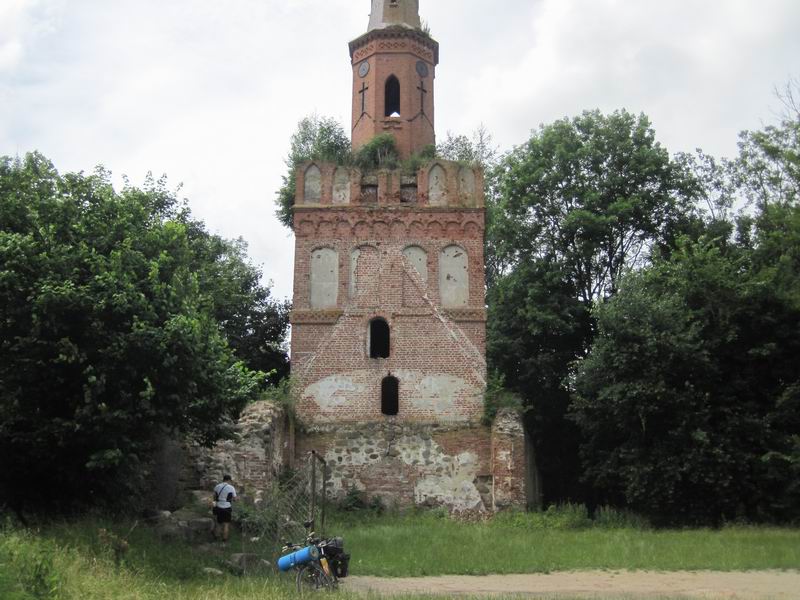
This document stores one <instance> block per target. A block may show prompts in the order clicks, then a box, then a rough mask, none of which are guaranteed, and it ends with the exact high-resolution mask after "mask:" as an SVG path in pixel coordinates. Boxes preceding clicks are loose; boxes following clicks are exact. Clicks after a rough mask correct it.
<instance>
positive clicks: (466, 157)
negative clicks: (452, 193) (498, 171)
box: [436, 124, 498, 170]
mask: <svg viewBox="0 0 800 600" xmlns="http://www.w3.org/2000/svg"><path fill="white" fill-rule="evenodd" d="M436 154H437V155H438V156H439V157H441V158H443V159H445V160H454V161H456V162H466V163H473V164H477V165H480V166H481V167H483V168H484V169H487V170H488V169H489V168H491V167H493V166H495V165H496V164H497V160H498V152H497V148H496V146H495V145H494V142H493V141H492V134H491V133H489V130H488V129H486V127H485V126H484V125H483V124H481V125H480V126H479V127H478V128H477V129H476V130H475V131H474V132H473V133H472V136H471V137H468V136H466V135H456V134H454V133H452V132H450V131H448V132H447V135H446V136H445V138H444V141H442V142H440V143H439V144H437V146H436Z"/></svg>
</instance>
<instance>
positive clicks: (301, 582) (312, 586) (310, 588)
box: [297, 562, 334, 594]
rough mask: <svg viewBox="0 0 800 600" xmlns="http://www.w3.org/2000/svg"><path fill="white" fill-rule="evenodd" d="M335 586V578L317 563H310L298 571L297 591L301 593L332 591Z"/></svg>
mask: <svg viewBox="0 0 800 600" xmlns="http://www.w3.org/2000/svg"><path fill="white" fill-rule="evenodd" d="M333 588H334V582H333V580H332V579H331V578H330V577H328V576H327V575H326V574H325V571H323V570H322V567H320V566H319V565H318V564H317V563H313V562H312V563H308V564H307V565H303V566H302V567H300V570H299V571H297V591H298V592H299V593H300V594H305V593H314V592H322V591H330V590H333Z"/></svg>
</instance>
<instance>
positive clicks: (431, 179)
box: [428, 165, 447, 206]
mask: <svg viewBox="0 0 800 600" xmlns="http://www.w3.org/2000/svg"><path fill="white" fill-rule="evenodd" d="M428 202H429V203H430V205H431V206H444V205H445V204H447V176H446V174H445V172H444V169H443V168H442V167H440V166H439V165H433V168H432V169H431V171H430V173H429V174H428Z"/></svg>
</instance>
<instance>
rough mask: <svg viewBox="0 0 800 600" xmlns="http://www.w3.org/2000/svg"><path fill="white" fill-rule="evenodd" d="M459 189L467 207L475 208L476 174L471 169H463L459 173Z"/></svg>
mask: <svg viewBox="0 0 800 600" xmlns="http://www.w3.org/2000/svg"><path fill="white" fill-rule="evenodd" d="M458 188H459V192H460V193H461V197H462V199H463V201H464V204H465V205H466V206H475V205H476V202H475V172H474V171H473V170H472V169H471V168H469V167H461V169H460V170H459V172H458Z"/></svg>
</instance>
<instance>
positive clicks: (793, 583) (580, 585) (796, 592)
mask: <svg viewBox="0 0 800 600" xmlns="http://www.w3.org/2000/svg"><path fill="white" fill-rule="evenodd" d="M345 581H346V583H345V585H343V586H342V587H343V588H344V589H346V590H352V591H360V592H368V591H372V592H377V593H379V594H390V593H391V594H404V593H409V594H437V595H443V596H461V595H477V596H507V595H520V596H527V597H534V598H535V597H537V596H544V597H557V596H567V597H572V598H584V597H585V598H620V597H622V598H626V597H627V598H652V597H670V598H675V597H678V598H680V597H687V598H729V599H734V598H735V599H748V600H753V599H759V600H761V599H765V598H770V599H784V598H796V599H800V571H747V572H718V571H679V572H670V573H666V572H652V571H577V572H558V573H549V574H542V575H488V576H484V577H469V576H444V577H419V578H396V579H395V578H392V579H384V578H380V577H348V578H347V579H346V580H345Z"/></svg>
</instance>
